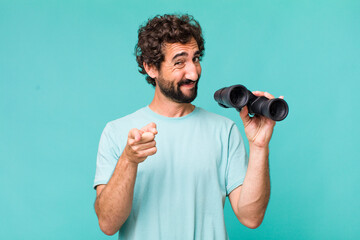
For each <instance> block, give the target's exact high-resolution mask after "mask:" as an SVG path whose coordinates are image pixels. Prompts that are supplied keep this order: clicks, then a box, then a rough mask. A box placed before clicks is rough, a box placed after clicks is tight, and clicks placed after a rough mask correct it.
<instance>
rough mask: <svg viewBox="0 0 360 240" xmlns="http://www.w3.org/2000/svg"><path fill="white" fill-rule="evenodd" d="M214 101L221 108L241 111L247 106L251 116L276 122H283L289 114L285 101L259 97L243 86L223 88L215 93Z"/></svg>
mask: <svg viewBox="0 0 360 240" xmlns="http://www.w3.org/2000/svg"><path fill="white" fill-rule="evenodd" d="M214 99H215V101H217V102H218V103H219V105H220V106H221V107H224V108H232V107H233V108H236V109H237V110H238V111H240V110H241V108H243V107H244V106H247V107H248V111H249V113H250V114H259V115H262V116H265V117H268V118H270V119H272V120H274V121H281V120H283V119H284V118H286V116H287V115H288V112H289V108H288V105H287V103H286V102H285V100H283V99H281V98H274V99H268V98H266V97H257V96H255V95H254V94H253V93H252V92H250V91H249V90H248V89H247V88H246V87H244V86H243V85H233V86H230V87H225V88H221V89H219V90H217V91H216V92H215V93H214Z"/></svg>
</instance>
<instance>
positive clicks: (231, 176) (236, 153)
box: [226, 123, 249, 195]
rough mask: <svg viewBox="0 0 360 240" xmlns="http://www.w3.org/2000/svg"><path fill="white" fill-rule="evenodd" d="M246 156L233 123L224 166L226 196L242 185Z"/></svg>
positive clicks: (246, 162)
mask: <svg viewBox="0 0 360 240" xmlns="http://www.w3.org/2000/svg"><path fill="white" fill-rule="evenodd" d="M248 161H249V159H248V155H247V153H246V150H245V145H244V141H243V139H242V137H241V134H240V131H239V129H238V127H237V126H236V125H235V123H234V124H233V125H232V126H231V129H230V133H229V141H228V159H227V166H226V195H229V194H230V192H231V191H233V190H234V189H235V188H237V187H238V186H240V185H242V183H243V182H244V179H245V174H246V170H247V166H248Z"/></svg>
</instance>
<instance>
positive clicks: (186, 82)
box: [178, 76, 200, 87]
mask: <svg viewBox="0 0 360 240" xmlns="http://www.w3.org/2000/svg"><path fill="white" fill-rule="evenodd" d="M199 80H200V76H199V77H198V79H196V80H195V81H194V80H190V79H185V80H181V81H180V82H178V86H179V87H181V86H182V85H185V84H189V83H192V82H196V85H197V84H198V82H199Z"/></svg>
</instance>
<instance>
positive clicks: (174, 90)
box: [156, 76, 200, 103]
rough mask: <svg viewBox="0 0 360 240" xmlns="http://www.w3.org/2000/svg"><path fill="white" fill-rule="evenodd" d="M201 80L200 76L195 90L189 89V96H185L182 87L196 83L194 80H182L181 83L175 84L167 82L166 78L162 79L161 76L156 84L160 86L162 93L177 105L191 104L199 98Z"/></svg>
mask: <svg viewBox="0 0 360 240" xmlns="http://www.w3.org/2000/svg"><path fill="white" fill-rule="evenodd" d="M199 79H200V76H199V78H198V79H197V81H196V82H195V86H194V87H193V88H191V89H189V90H190V93H189V94H188V95H185V94H184V93H183V92H182V91H181V89H180V87H181V86H182V85H185V84H189V83H191V82H194V81H192V80H189V79H186V80H181V81H180V82H178V83H177V84H175V83H174V82H170V81H167V80H165V79H164V78H162V77H161V76H159V78H158V79H157V82H156V84H157V85H158V86H159V89H160V91H161V93H162V94H164V95H165V96H166V97H167V98H169V99H171V100H172V101H174V102H176V103H191V102H192V101H194V99H195V98H196V96H197V88H198V83H199Z"/></svg>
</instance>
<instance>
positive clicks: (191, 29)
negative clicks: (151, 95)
mask: <svg viewBox="0 0 360 240" xmlns="http://www.w3.org/2000/svg"><path fill="white" fill-rule="evenodd" d="M191 38H194V39H195V40H196V42H197V45H198V47H199V52H200V58H201V57H202V56H203V55H204V50H205V48H204V38H203V36H202V30H201V27H200V24H199V23H198V22H197V21H196V20H195V19H194V17H193V16H191V15H188V14H184V15H168V14H165V15H163V16H161V15H157V16H155V17H154V18H152V19H149V20H148V21H147V23H146V24H145V25H142V26H140V28H139V31H138V43H137V44H136V46H135V56H136V61H137V63H138V66H139V72H140V73H142V74H145V75H146V81H147V82H148V83H149V84H151V85H153V86H156V83H155V79H153V78H151V77H150V76H149V75H147V73H146V71H145V69H144V66H143V63H144V62H145V63H147V64H148V65H150V66H155V67H156V68H157V69H158V70H159V69H160V65H161V63H162V62H163V61H164V59H165V56H164V53H163V51H162V47H163V45H164V43H182V44H186V43H188V42H189V41H190V40H191Z"/></svg>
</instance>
